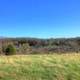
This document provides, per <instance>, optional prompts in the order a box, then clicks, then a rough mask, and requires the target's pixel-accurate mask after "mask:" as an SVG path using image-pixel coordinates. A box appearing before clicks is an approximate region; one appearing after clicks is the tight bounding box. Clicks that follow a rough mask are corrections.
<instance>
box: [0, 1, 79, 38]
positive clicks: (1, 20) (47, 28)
mask: <svg viewBox="0 0 80 80" xmlns="http://www.w3.org/2000/svg"><path fill="white" fill-rule="evenodd" d="M0 36H4V37H37V38H55V37H57V38H59V37H79V36H80V0H0Z"/></svg>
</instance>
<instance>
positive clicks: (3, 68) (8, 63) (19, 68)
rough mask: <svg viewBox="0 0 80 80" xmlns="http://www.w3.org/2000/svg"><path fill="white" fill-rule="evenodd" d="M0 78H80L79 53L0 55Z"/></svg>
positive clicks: (68, 79) (14, 79) (21, 79)
mask: <svg viewBox="0 0 80 80" xmlns="http://www.w3.org/2000/svg"><path fill="white" fill-rule="evenodd" d="M0 80H80V54H62V55H57V54H54V55H26V56H19V55H18V56H7V57H6V56H0Z"/></svg>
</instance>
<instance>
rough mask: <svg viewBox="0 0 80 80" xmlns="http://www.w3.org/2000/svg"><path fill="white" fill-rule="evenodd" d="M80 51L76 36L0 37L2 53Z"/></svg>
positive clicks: (0, 50) (78, 39) (0, 51)
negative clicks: (47, 37) (42, 37)
mask: <svg viewBox="0 0 80 80" xmlns="http://www.w3.org/2000/svg"><path fill="white" fill-rule="evenodd" d="M72 52H76V53H79V52H80V37H76V38H50V39H39V38H0V55H10V54H11V55H12V54H19V55H21V54H23V55H26V54H53V53H57V54H59V53H72Z"/></svg>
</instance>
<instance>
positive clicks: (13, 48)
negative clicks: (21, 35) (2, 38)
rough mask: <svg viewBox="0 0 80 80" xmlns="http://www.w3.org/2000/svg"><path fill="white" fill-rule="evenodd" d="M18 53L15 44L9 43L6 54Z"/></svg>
mask: <svg viewBox="0 0 80 80" xmlns="http://www.w3.org/2000/svg"><path fill="white" fill-rule="evenodd" d="M14 54H16V49H15V46H14V45H8V46H7V47H6V49H5V55H14Z"/></svg>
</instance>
